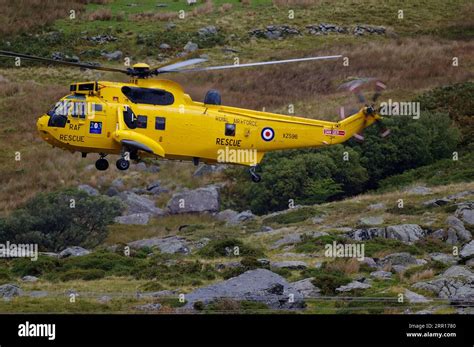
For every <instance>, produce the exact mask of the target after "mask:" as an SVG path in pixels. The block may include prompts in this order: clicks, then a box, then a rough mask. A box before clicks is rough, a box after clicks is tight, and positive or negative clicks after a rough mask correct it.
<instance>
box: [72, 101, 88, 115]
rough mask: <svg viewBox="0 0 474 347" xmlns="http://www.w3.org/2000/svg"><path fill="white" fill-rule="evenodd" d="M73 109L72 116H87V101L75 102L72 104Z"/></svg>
mask: <svg viewBox="0 0 474 347" xmlns="http://www.w3.org/2000/svg"><path fill="white" fill-rule="evenodd" d="M71 109H72V111H71V116H73V117H79V118H86V113H87V110H86V103H85V102H74V103H73V104H72V108H71Z"/></svg>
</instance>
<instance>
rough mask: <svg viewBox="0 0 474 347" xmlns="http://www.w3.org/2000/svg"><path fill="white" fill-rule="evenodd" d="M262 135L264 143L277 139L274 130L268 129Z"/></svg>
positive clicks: (264, 129)
mask: <svg viewBox="0 0 474 347" xmlns="http://www.w3.org/2000/svg"><path fill="white" fill-rule="evenodd" d="M261 135H262V139H263V140H264V141H271V140H273V138H274V137H275V132H274V131H273V129H272V128H269V127H267V128H263V129H262V133H261Z"/></svg>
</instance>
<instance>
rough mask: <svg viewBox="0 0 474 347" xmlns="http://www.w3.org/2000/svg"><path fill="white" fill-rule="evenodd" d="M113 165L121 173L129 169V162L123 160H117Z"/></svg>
mask: <svg viewBox="0 0 474 347" xmlns="http://www.w3.org/2000/svg"><path fill="white" fill-rule="evenodd" d="M115 165H117V169H119V170H122V171H123V170H127V169H128V168H129V167H130V162H129V161H128V160H126V159H124V158H120V159H119V160H117V162H116V163H115Z"/></svg>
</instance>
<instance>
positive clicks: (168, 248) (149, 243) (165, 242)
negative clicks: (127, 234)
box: [128, 236, 189, 254]
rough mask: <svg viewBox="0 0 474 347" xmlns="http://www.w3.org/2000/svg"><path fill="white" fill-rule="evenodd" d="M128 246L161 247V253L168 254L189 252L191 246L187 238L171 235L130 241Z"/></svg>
mask: <svg viewBox="0 0 474 347" xmlns="http://www.w3.org/2000/svg"><path fill="white" fill-rule="evenodd" d="M128 246H130V247H131V248H135V249H140V248H144V247H147V248H159V250H160V252H161V253H168V254H175V253H181V254H188V253H189V246H188V243H187V241H186V240H185V239H183V238H180V237H177V236H171V237H165V238H159V237H153V238H151V239H144V240H138V241H133V242H130V243H128Z"/></svg>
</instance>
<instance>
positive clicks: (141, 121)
mask: <svg viewBox="0 0 474 347" xmlns="http://www.w3.org/2000/svg"><path fill="white" fill-rule="evenodd" d="M147 119H148V117H147V116H138V117H137V128H143V129H146V122H147Z"/></svg>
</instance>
